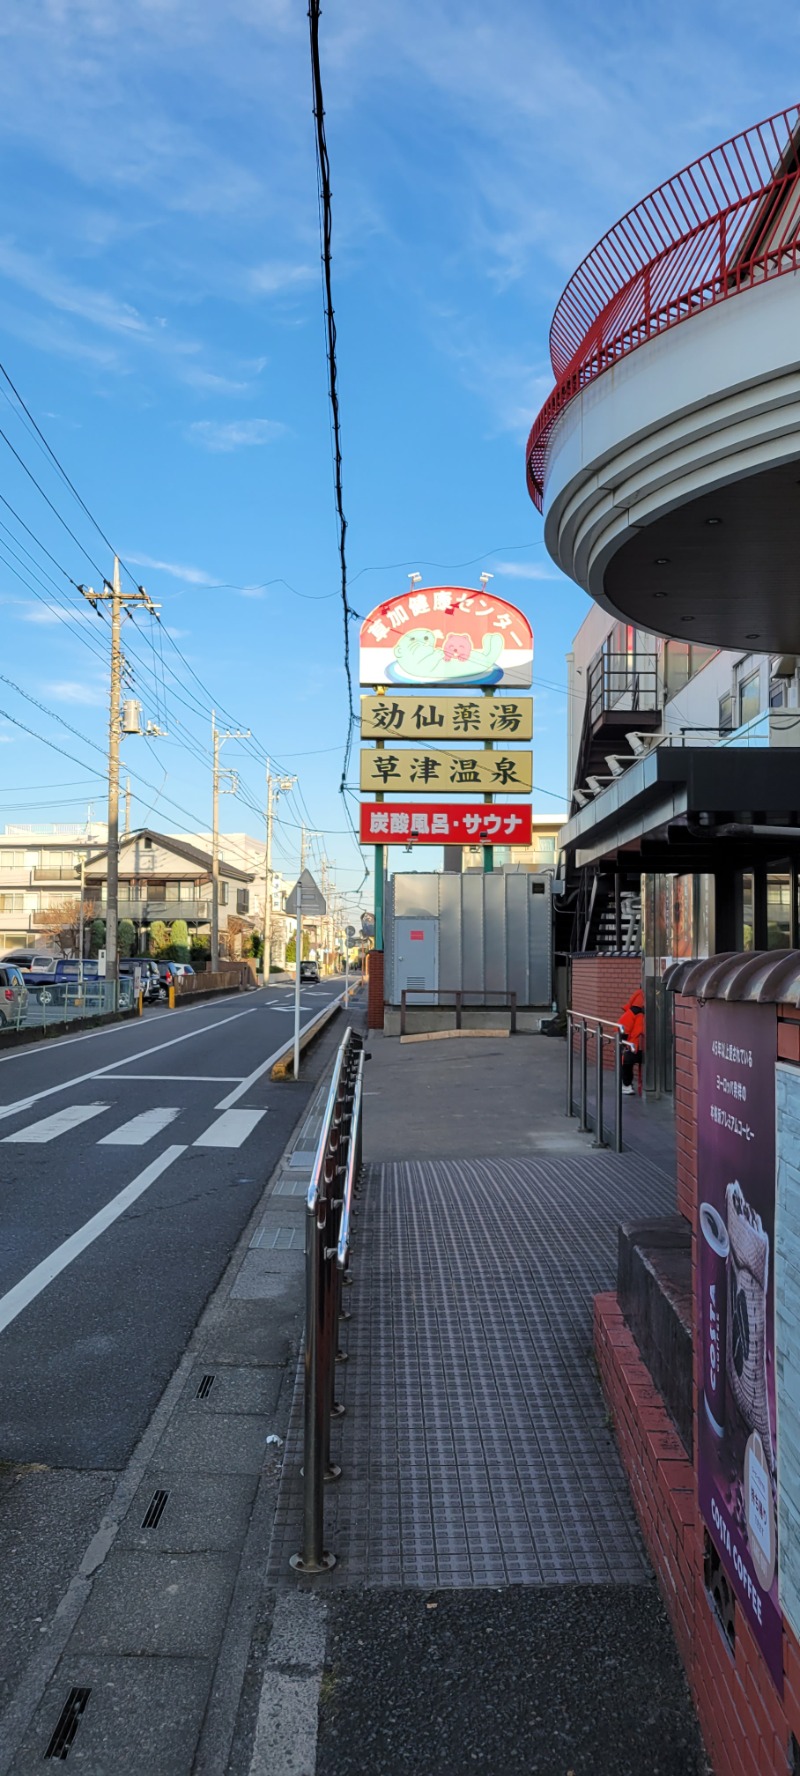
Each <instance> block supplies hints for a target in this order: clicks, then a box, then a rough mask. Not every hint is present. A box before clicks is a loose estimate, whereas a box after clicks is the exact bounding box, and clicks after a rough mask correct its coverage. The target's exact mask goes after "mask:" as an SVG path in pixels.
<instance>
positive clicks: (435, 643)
mask: <svg viewBox="0 0 800 1776" xmlns="http://www.w3.org/2000/svg"><path fill="white" fill-rule="evenodd" d="M502 652H503V637H502V635H495V634H491V633H487V634H486V635H484V637H483V640H482V642H481V645H480V647H473V646H472V643H471V642H470V639H469V636H468V635H465V634H462V633H460V632H458V633H452V634H451V633H448V634H447V635H444V634H443V633H442V631H441V629H410V630H409V631H408V634H407V635H401V637H400V640H399V641H398V642H397V643H396V645H395V647H394V649H393V653H394V664H393V665H392V666H391V667H390V669H389V671H390V675H391V677H392V678H395V679H408V681H409V682H410V683H411V684H421V683H426V684H427V683H436V684H441V683H447V680H448V679H451V680H453V682H454V683H461V682H463V680H464V679H465V678H471V677H476V678H481V679H485V678H486V675H487V673H493V672H494V670H495V668H496V667H497V662H498V660H499V658H500V655H501V653H502ZM497 676H498V677H500V676H501V674H500V673H499V672H498V674H497Z"/></svg>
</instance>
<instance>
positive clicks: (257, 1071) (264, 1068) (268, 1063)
mask: <svg viewBox="0 0 800 1776" xmlns="http://www.w3.org/2000/svg"><path fill="white" fill-rule="evenodd" d="M343 1001H344V993H337V994H335V995H334V997H333V998H331V999H329V1000H328V1004H329V1005H340V1004H342V1003H343ZM318 1017H319V1012H316V1013H315V1015H314V1017H313V1018H309V1020H308V1023H307V1024H301V1025H300V1035H301V1036H302V1035H304V1033H305V1031H306V1030H310V1028H311V1025H312V1024H313V1023H316V1020H317V1018H318ZM285 1053H286V1043H285V1042H282V1043H281V1046H280V1048H276V1049H275V1051H274V1053H273V1054H271V1055H267V1058H266V1060H265V1061H262V1062H261V1065H260V1067H254V1068H253V1071H252V1073H248V1075H247V1078H246V1079H243V1080H241V1082H240V1084H239V1085H237V1086H234V1089H233V1091H232V1092H228V1096H227V1098H220V1101H219V1103H218V1105H217V1109H218V1110H230V1108H231V1106H232V1105H233V1104H238V1102H239V1099H240V1098H243V1097H244V1095H245V1093H246V1092H248V1091H249V1090H250V1087H251V1085H255V1083H256V1080H257V1079H262V1078H263V1076H264V1074H265V1073H268V1072H269V1070H270V1067H274V1065H275V1062H276V1061H279V1060H280V1059H281V1057H282V1056H283V1055H285ZM0 1114H2V1112H0Z"/></svg>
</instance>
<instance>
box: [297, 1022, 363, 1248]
mask: <svg viewBox="0 0 800 1776" xmlns="http://www.w3.org/2000/svg"><path fill="white" fill-rule="evenodd" d="M351 1034H352V1032H351V1029H350V1025H349V1024H348V1026H347V1029H346V1030H345V1033H344V1035H343V1037H342V1040H341V1042H340V1043H339V1047H338V1048H337V1050H336V1059H335V1061H334V1063H333V1072H332V1074H331V1083H330V1088H329V1091H328V1097H327V1100H326V1103H325V1109H324V1111H323V1113H322V1128H321V1129H320V1136H319V1141H318V1142H317V1151H316V1153H315V1155H314V1164H313V1165H312V1167H311V1182H310V1184H309V1186H308V1194H307V1196H306V1208H307V1209H308V1212H309V1214H310V1215H313V1213H314V1210H315V1208H316V1206H317V1198H318V1196H319V1183H320V1178H321V1177H322V1173H323V1169H324V1165H325V1156H326V1154H327V1150H328V1141H329V1139H330V1130H331V1123H332V1121H333V1112H334V1109H335V1106H336V1100H337V1097H338V1095H339V1081H340V1078H341V1073H342V1061H343V1058H344V1051H345V1049H346V1047H347V1044H348V1042H349V1040H350V1036H351Z"/></svg>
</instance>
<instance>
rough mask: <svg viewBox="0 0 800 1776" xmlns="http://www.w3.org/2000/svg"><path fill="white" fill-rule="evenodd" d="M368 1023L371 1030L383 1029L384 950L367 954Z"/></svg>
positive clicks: (371, 951)
mask: <svg viewBox="0 0 800 1776" xmlns="http://www.w3.org/2000/svg"><path fill="white" fill-rule="evenodd" d="M367 1024H368V1027H369V1029H370V1030H382V1029H383V950H370V951H369V952H368V954H367Z"/></svg>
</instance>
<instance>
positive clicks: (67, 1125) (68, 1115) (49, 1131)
mask: <svg viewBox="0 0 800 1776" xmlns="http://www.w3.org/2000/svg"><path fill="white" fill-rule="evenodd" d="M107 1109H108V1105H107V1104H69V1105H67V1106H66V1107H65V1109H63V1110H56V1112H55V1115H53V1116H43V1117H41V1118H40V1120H39V1121H38V1122H29V1123H28V1125H27V1127H26V1128H23V1129H17V1132H16V1134H15V1135H4V1136H3V1141H4V1144H5V1142H7V1141H20V1142H25V1143H28V1142H31V1143H36V1144H39V1143H41V1142H43V1141H55V1139H56V1137H57V1136H58V1135H66V1134H69V1132H70V1130H71V1129H76V1128H80V1125H81V1123H82V1122H90V1121H91V1119H92V1117H93V1116H100V1115H101V1113H102V1111H103V1110H107Z"/></svg>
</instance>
